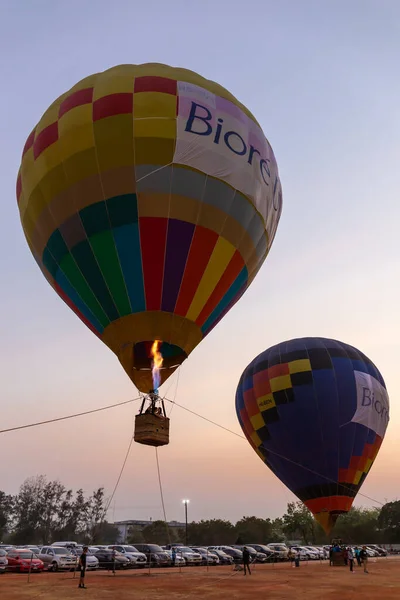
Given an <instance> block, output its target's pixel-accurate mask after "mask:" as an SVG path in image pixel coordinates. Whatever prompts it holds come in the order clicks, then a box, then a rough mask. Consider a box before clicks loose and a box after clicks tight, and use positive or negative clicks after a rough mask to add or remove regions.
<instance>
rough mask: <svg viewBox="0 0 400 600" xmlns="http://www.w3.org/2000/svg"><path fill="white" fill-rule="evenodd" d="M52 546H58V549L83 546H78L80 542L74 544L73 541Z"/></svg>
mask: <svg viewBox="0 0 400 600" xmlns="http://www.w3.org/2000/svg"><path fill="white" fill-rule="evenodd" d="M51 545H52V546H57V547H58V548H76V547H77V546H81V544H78V542H72V541H69V542H68V541H67V542H53V543H52V544H51ZM81 547H82V546H81Z"/></svg>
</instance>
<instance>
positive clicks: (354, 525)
mask: <svg viewBox="0 0 400 600" xmlns="http://www.w3.org/2000/svg"><path fill="white" fill-rule="evenodd" d="M378 517H379V509H376V508H356V507H353V508H351V509H350V510H349V512H348V513H344V514H342V515H339V518H338V520H337V521H336V524H335V527H334V528H333V530H332V534H331V536H332V537H333V538H334V537H337V538H340V539H342V540H343V541H344V542H345V543H349V544H362V543H364V544H365V543H367V544H368V543H369V544H375V543H379V542H380V537H381V534H380V531H379V528H378Z"/></svg>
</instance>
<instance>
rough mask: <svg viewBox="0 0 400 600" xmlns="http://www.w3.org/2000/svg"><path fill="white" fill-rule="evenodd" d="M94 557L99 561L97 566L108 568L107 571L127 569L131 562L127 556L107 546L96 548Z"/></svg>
mask: <svg viewBox="0 0 400 600" xmlns="http://www.w3.org/2000/svg"><path fill="white" fill-rule="evenodd" d="M95 557H96V558H97V560H98V561H99V567H101V568H102V569H108V570H109V571H113V570H114V569H115V570H117V569H128V568H129V567H130V566H131V564H132V563H131V561H130V560H129V558H128V557H127V556H124V555H123V554H121V552H117V551H116V550H109V549H107V548H100V550H97V552H96V553H95Z"/></svg>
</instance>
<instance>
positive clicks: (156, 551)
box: [134, 544, 171, 567]
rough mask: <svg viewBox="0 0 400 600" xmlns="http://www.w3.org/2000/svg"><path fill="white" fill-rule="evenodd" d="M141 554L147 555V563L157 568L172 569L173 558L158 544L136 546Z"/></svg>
mask: <svg viewBox="0 0 400 600" xmlns="http://www.w3.org/2000/svg"><path fill="white" fill-rule="evenodd" d="M134 546H135V548H137V550H138V551H139V552H143V554H145V555H146V558H147V563H150V565H153V566H156V567H170V566H171V557H170V555H169V554H167V552H166V551H165V550H163V549H162V548H161V546H159V545H158V544H134Z"/></svg>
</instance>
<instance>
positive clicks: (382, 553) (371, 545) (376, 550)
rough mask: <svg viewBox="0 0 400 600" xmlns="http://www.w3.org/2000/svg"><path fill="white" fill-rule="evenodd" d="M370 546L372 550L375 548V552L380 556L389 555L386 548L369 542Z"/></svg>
mask: <svg viewBox="0 0 400 600" xmlns="http://www.w3.org/2000/svg"><path fill="white" fill-rule="evenodd" d="M368 548H371V550H375V552H377V553H378V555H379V556H387V551H386V550H385V549H384V548H381V547H380V546H377V545H376V544H368Z"/></svg>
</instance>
